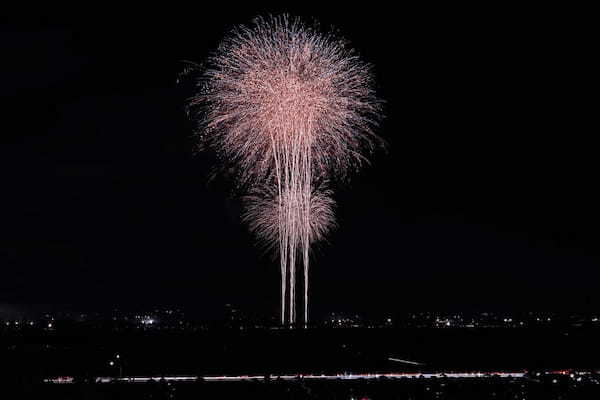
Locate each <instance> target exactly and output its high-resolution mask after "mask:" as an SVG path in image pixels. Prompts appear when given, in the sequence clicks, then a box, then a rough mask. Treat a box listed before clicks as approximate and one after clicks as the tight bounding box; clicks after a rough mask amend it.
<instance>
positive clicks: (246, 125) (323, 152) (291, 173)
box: [190, 15, 381, 324]
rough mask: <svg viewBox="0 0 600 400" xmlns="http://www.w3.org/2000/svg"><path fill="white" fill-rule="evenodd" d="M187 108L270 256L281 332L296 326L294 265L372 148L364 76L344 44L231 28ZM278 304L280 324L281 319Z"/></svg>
mask: <svg viewBox="0 0 600 400" xmlns="http://www.w3.org/2000/svg"><path fill="white" fill-rule="evenodd" d="M202 71H203V72H202V74H201V77H200V79H199V80H198V93H197V94H196V95H195V96H194V97H193V98H192V99H191V100H190V107H191V108H192V109H195V110H197V112H198V114H197V115H198V122H199V129H198V132H199V133H200V143H201V144H202V145H203V146H205V147H206V148H210V149H213V150H214V151H215V152H216V153H217V154H218V155H219V156H220V159H221V161H222V162H223V165H225V166H227V167H231V168H230V169H231V170H233V171H234V174H235V177H236V183H237V184H238V186H239V187H240V188H241V189H242V190H245V191H247V192H248V193H250V194H249V195H247V197H246V200H247V207H248V209H247V212H246V214H245V217H244V219H245V220H246V221H247V222H248V224H249V225H250V227H251V229H252V230H253V231H254V232H255V233H256V234H257V236H258V237H259V239H261V240H262V241H264V242H266V243H269V244H270V245H271V246H273V247H276V248H277V254H278V255H279V259H280V267H281V322H282V324H283V323H285V322H286V321H287V322H289V323H295V322H296V306H295V304H296V293H295V288H296V263H297V259H300V258H301V259H302V261H303V265H304V322H305V323H307V322H308V272H309V271H308V270H309V253H310V246H311V244H313V243H314V242H316V241H318V240H320V239H322V238H323V237H324V235H325V234H326V233H327V231H328V230H329V229H330V227H331V226H332V225H333V221H334V216H333V211H332V209H333V200H331V192H330V191H329V190H328V189H323V188H322V186H323V185H322V184H321V183H322V182H327V181H332V180H339V181H344V180H345V179H346V177H347V176H348V173H349V172H351V171H353V170H357V169H359V168H360V167H361V166H362V165H363V164H364V163H365V162H366V161H367V156H368V155H369V154H370V153H371V152H372V150H373V149H374V148H375V147H376V146H377V145H378V144H380V143H381V141H380V139H379V138H378V136H376V135H375V133H374V129H375V127H376V126H377V121H378V120H379V118H380V105H381V102H380V101H379V100H378V99H377V97H376V96H375V92H374V88H373V79H372V74H371V68H370V66H369V65H368V64H366V63H364V62H362V61H360V59H359V58H358V56H357V55H356V53H355V52H354V51H353V50H352V49H351V48H349V47H348V46H347V42H346V41H344V40H343V39H340V38H339V37H337V36H335V35H333V34H322V33H320V32H319V31H318V30H317V29H316V27H313V26H309V25H306V24H304V23H303V22H302V21H301V20H300V19H298V18H290V17H288V16H285V15H284V16H279V17H269V18H257V19H255V20H254V22H253V24H252V25H251V26H249V27H247V26H241V27H238V28H235V29H234V30H233V31H232V32H231V34H230V35H229V36H228V37H227V38H225V39H224V41H223V42H222V43H221V45H220V46H219V48H218V49H217V51H216V52H215V53H214V55H213V56H211V57H210V58H209V60H208V63H207V66H206V67H205V68H204V69H203V70H202ZM286 296H287V297H288V300H287V306H288V310H287V318H286Z"/></svg>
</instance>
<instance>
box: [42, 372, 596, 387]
mask: <svg viewBox="0 0 600 400" xmlns="http://www.w3.org/2000/svg"><path fill="white" fill-rule="evenodd" d="M574 373H575V374H578V375H582V374H585V373H583V372H574ZM525 377H526V372H525V371H495V372H447V373H444V372H435V373H418V372H411V373H367V374H335V375H324V374H322V375H313V374H308V375H303V374H297V375H269V377H268V378H265V375H220V376H199V375H175V376H164V377H163V376H130V377H124V378H113V377H106V376H105V377H97V378H96V379H95V381H96V382H98V383H110V382H123V383H147V382H151V381H155V382H158V381H161V380H164V381H166V382H195V381H197V380H199V379H202V380H204V381H205V382H244V381H265V380H267V379H268V380H271V381H273V380H284V381H294V380H298V379H304V380H358V379H380V378H387V379H410V378H413V379H415V378H424V379H432V378H450V379H474V378H525ZM44 382H46V383H56V384H70V383H74V379H73V378H72V377H68V376H67V377H64V376H63V377H57V378H48V379H44Z"/></svg>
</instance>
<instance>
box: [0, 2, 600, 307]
mask: <svg viewBox="0 0 600 400" xmlns="http://www.w3.org/2000/svg"><path fill="white" fill-rule="evenodd" d="M453 7H454V6H453ZM280 11H288V12H290V13H291V14H293V15H303V16H306V17H315V18H317V19H318V20H319V21H320V22H321V24H322V25H323V26H324V27H328V26H331V25H333V26H335V27H336V28H337V29H338V30H339V31H340V32H341V33H342V34H343V35H344V36H345V37H347V38H349V39H350V40H351V42H352V44H353V45H354V46H355V47H356V48H357V49H358V51H359V52H360V54H361V56H362V57H363V58H364V59H365V60H366V61H368V62H370V63H372V64H374V65H375V73H376V78H377V82H378V93H379V95H380V96H381V97H382V98H384V99H385V100H386V104H385V114H386V118H385V120H384V122H383V125H382V127H381V129H380V131H379V133H380V134H381V136H382V137H383V138H384V139H385V140H386V141H387V143H388V148H387V151H380V152H379V153H376V154H375V155H374V158H373V163H372V165H371V167H369V168H367V169H366V170H364V171H363V172H362V173H361V174H360V175H358V176H355V177H354V179H353V180H352V181H351V183H350V185H349V186H347V187H338V188H336V191H337V194H336V200H337V201H338V209H337V215H338V222H339V228H338V229H337V230H336V231H335V232H334V233H333V234H332V235H331V237H330V241H329V243H328V244H325V245H323V246H321V247H320V248H319V249H318V250H317V251H316V253H315V257H314V261H313V264H312V265H313V267H312V277H311V284H312V293H311V296H312V298H311V303H312V305H313V307H314V308H313V311H314V313H315V314H317V315H324V314H326V313H329V312H334V311H347V312H355V311H356V312H361V313H367V314H368V313H381V312H395V311H405V310H423V309H425V310H427V309H431V310H438V309H440V310H446V309H457V310H488V309H508V310H539V309H543V310H563V309H573V310H590V309H598V306H600V296H599V295H598V293H597V288H598V279H599V278H600V272H599V267H600V250H599V249H598V243H599V241H600V233H599V232H600V230H599V229H598V225H599V222H600V213H599V211H598V204H599V202H598V201H599V198H598V195H597V194H596V186H597V176H598V173H597V159H596V153H597V150H596V148H595V147H594V146H593V145H592V142H591V140H590V138H589V135H591V134H592V133H597V128H593V129H592V127H593V126H596V125H597V123H594V124H593V125H592V124H590V120H591V118H590V114H591V104H592V103H591V102H589V100H587V99H586V92H588V91H589V90H591V89H587V85H589V78H588V77H587V73H588V71H587V69H586V68H588V65H589V64H588V61H587V58H588V57H589V56H588V55H587V54H588V52H589V51H590V50H589V48H587V47H586V46H584V45H583V42H582V40H581V39H582V38H583V37H584V32H582V31H581V32H580V31H579V30H573V29H574V28H573V27H572V26H570V25H567V22H568V19H569V17H568V16H567V15H562V16H561V15H560V13H558V14H553V16H552V17H550V16H547V15H546V11H545V10H543V9H535V10H524V9H500V8H497V9H496V8H489V9H459V8H436V7H434V6H432V5H429V6H423V7H421V8H418V9H417V8H409V7H400V8H399V9H396V10H392V9H387V10H386V9H381V8H377V7H368V8H366V9H365V8H354V9H350V7H349V5H348V6H346V8H331V9H327V8H323V6H320V7H318V8H310V7H308V6H306V8H304V9H297V8H296V9H295V8H286V9H282V8H267V7H265V8H254V9H252V8H247V9H241V8H237V7H236V8H235V9H234V7H233V5H232V4H224V5H223V6H222V8H220V9H216V8H213V9H208V8H202V9H193V10H192V9H185V8H181V9H178V10H176V11H166V10H162V9H155V10H144V11H143V12H141V11H140V10H123V9H105V10H94V9H89V10H85V11H84V10H83V9H82V10H77V11H73V10H72V11H71V12H70V13H58V12H55V13H46V14H44V13H43V12H37V13H36V15H31V14H23V15H20V16H16V15H15V16H13V17H11V18H5V19H4V21H3V23H2V28H1V29H2V30H1V34H0V43H1V48H2V55H1V58H2V61H1V63H0V64H1V66H0V71H2V74H1V79H2V83H1V89H0V90H1V91H2V97H3V99H4V100H6V101H3V103H4V105H3V107H2V114H3V116H2V125H3V129H2V132H1V134H2V142H3V144H2V146H1V147H0V163H1V171H2V172H1V173H0V174H1V177H2V179H1V181H2V186H1V188H2V189H1V192H0V196H1V197H0V268H1V271H0V273H1V276H0V304H5V305H6V304H9V305H16V306H20V307H23V308H30V307H33V306H36V307H39V306H40V305H54V306H57V307H59V308H60V307H66V308H76V309H100V308H111V307H124V308H135V307H150V306H155V305H176V306H182V307H185V308H187V309H190V310H194V311H195V312H197V313H198V314H200V315H202V316H206V317H207V318H208V317H212V316H214V315H216V314H218V313H219V312H221V310H222V309H223V307H224V305H225V304H226V303H231V304H233V305H234V306H236V307H239V308H241V309H242V310H245V311H247V312H248V313H256V314H261V315H276V314H277V310H278V302H279V298H278V296H279V286H278V281H279V267H278V265H277V263H275V262H273V260H272V258H271V257H270V256H269V255H267V254H264V253H263V252H262V250H260V249H259V248H257V247H256V246H255V245H254V239H253V238H252V237H251V236H250V234H249V233H248V232H247V231H246V228H245V227H244V226H243V225H242V224H241V223H240V220H239V214H240V211H241V209H240V203H239V201H238V200H237V199H236V198H235V196H233V195H232V188H231V186H230V184H229V183H228V182H227V181H226V180H225V179H216V180H214V181H212V182H209V181H208V176H209V174H210V172H211V169H210V168H211V162H212V156H211V155H209V154H202V153H198V152H197V151H196V147H195V146H196V142H195V140H194V137H193V130H194V123H193V121H191V120H190V119H189V118H188V117H187V116H186V113H185V103H186V99H187V98H189V97H190V96H192V94H193V90H194V87H193V83H194V82H193V79H183V80H182V81H180V82H179V83H177V80H178V75H179V73H180V72H182V71H183V69H184V68H185V63H184V61H186V60H189V61H194V62H201V61H202V60H203V59H204V58H205V57H206V56H207V55H208V53H209V52H210V51H211V50H213V49H214V48H215V47H216V46H217V45H218V43H219V40H220V38H222V36H223V35H224V34H226V32H227V31H228V30H229V29H231V28H232V27H233V26H234V25H236V24H239V23H248V22H249V21H250V20H251V19H252V18H253V17H254V16H256V15H259V14H265V13H267V12H275V13H277V12H280ZM557 15H558V16H557ZM584 28H585V27H578V28H577V29H581V30H583V29H584ZM586 48H587V50H586Z"/></svg>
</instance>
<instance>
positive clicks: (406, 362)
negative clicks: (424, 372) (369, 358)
mask: <svg viewBox="0 0 600 400" xmlns="http://www.w3.org/2000/svg"><path fill="white" fill-rule="evenodd" d="M388 360H390V361H395V362H399V363H402V364H410V365H425V364H423V363H418V362H415V361H408V360H402V359H400V358H393V357H388Z"/></svg>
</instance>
